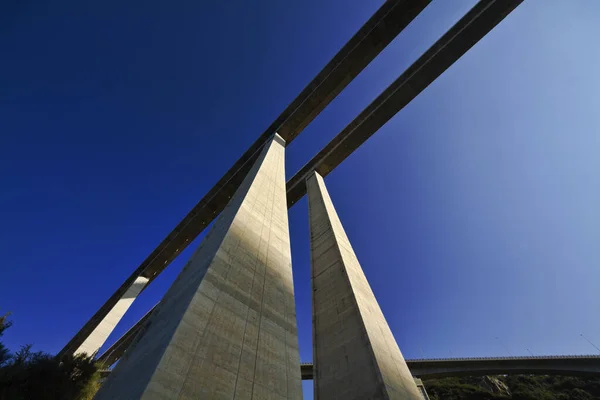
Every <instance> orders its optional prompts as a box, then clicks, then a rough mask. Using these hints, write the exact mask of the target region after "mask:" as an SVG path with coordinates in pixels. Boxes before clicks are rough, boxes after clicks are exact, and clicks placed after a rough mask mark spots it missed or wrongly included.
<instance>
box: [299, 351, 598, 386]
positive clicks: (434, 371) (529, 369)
mask: <svg viewBox="0 0 600 400" xmlns="http://www.w3.org/2000/svg"><path fill="white" fill-rule="evenodd" d="M406 364H407V365H408V368H409V369H410V372H411V373H412V374H413V376H415V377H417V378H421V379H427V378H447V377H451V376H482V375H521V374H523V375H563V376H600V356H595V355H582V356H540V357H484V358H437V359H436V358H434V359H417V360H406ZM300 369H301V371H302V379H304V380H310V379H313V375H314V369H313V365H312V364H301V365H300Z"/></svg>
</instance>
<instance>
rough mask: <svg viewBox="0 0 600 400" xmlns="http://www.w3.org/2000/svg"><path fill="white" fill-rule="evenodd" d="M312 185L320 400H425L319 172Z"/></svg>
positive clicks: (315, 355)
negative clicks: (422, 398)
mask: <svg viewBox="0 0 600 400" xmlns="http://www.w3.org/2000/svg"><path fill="white" fill-rule="evenodd" d="M306 185H307V193H308V204H309V215H310V250H311V265H312V269H311V271H312V272H311V281H312V300H313V362H314V365H315V369H316V376H315V379H314V382H315V383H314V390H315V399H317V400H318V399H322V400H329V399H344V400H352V399H356V400H360V399H386V400H387V399H412V400H420V399H421V395H420V393H419V390H418V389H417V386H416V385H415V382H414V380H413V377H412V375H411V373H410V371H409V369H408V367H407V366H406V362H405V361H404V357H403V356H402V353H401V352H400V349H399V348H398V345H397V344H396V340H395V339H394V336H393V335H392V332H391V331H390V328H389V326H388V325H387V322H386V321H385V318H384V316H383V313H382V312H381V309H380V308H379V305H378V304H377V300H375V295H374V294H373V292H372V290H371V287H370V286H369V283H368V282H367V278H366V277H365V275H364V273H363V271H362V268H361V266H360V264H359V263H358V259H357V258H356V254H354V250H353V249H352V246H351V245H350V241H349V240H348V237H347V236H346V233H345V231H344V228H343V227H342V224H341V222H340V220H339V218H338V215H337V213H336V211H335V208H334V206H333V203H332V202H331V198H330V197H329V193H328V192H327V188H326V187H325V183H324V182H323V178H322V177H321V176H320V175H319V174H317V173H316V172H315V173H313V174H311V175H309V178H308V179H307V182H306Z"/></svg>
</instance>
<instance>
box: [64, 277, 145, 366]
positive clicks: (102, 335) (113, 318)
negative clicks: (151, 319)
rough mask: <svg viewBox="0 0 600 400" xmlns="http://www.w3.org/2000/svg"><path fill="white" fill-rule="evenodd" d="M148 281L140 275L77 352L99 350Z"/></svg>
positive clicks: (94, 351)
mask: <svg viewBox="0 0 600 400" xmlns="http://www.w3.org/2000/svg"><path fill="white" fill-rule="evenodd" d="M147 283H148V278H144V277H142V276H138V277H137V278H136V279H135V280H134V281H133V283H132V284H131V286H129V288H128V289H127V290H126V291H125V293H124V294H123V296H121V298H120V299H119V301H117V304H115V305H114V307H113V308H112V309H111V310H110V311H109V312H108V314H106V316H105V317H104V318H103V319H102V321H101V322H100V323H99V324H98V326H97V327H96V329H94V330H93V331H92V333H91V334H90V335H89V336H88V337H87V338H86V339H85V341H84V342H83V343H82V344H81V346H79V348H77V350H75V354H81V353H86V354H88V355H93V354H96V353H97V352H98V350H99V349H100V347H102V345H103V344H104V342H106V339H108V336H110V334H111V333H112V331H113V329H115V326H117V324H118V323H119V321H120V320H121V318H123V315H125V312H127V310H128V309H129V307H131V304H132V303H133V301H134V300H135V298H136V297H137V295H138V294H140V292H141V291H142V290H143V289H144V286H146V284H147Z"/></svg>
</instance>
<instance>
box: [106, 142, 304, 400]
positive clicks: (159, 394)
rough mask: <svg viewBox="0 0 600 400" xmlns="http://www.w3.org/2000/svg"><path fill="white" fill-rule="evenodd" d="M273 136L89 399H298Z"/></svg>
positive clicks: (280, 148)
mask: <svg viewBox="0 0 600 400" xmlns="http://www.w3.org/2000/svg"><path fill="white" fill-rule="evenodd" d="M284 152H285V141H284V140H283V139H282V138H281V137H279V136H278V135H275V136H274V138H273V139H271V140H270V141H269V142H268V143H267V144H266V145H265V146H264V148H263V149H262V151H261V153H260V156H259V158H258V160H257V161H256V163H255V164H254V166H253V167H252V169H251V170H250V172H249V173H248V175H247V176H246V178H245V179H244V181H243V182H242V184H241V186H240V187H239V189H238V190H237V192H236V193H235V195H234V196H233V198H232V199H231V201H230V202H229V204H228V205H227V207H226V208H225V210H224V211H223V212H222V213H221V215H220V216H219V218H218V219H217V221H216V223H215V225H214V227H213V228H212V230H211V231H210V232H209V234H208V235H207V237H206V238H205V239H204V241H203V242H202V243H201V245H200V246H199V248H198V250H197V251H196V252H195V254H194V255H193V256H192V258H191V260H190V261H189V263H188V264H187V265H186V266H185V267H184V269H183V271H182V272H181V273H180V274H179V276H178V277H177V279H176V280H175V282H174V283H173V285H172V286H171V288H170V289H169V290H168V291H167V293H166V295H165V296H164V298H163V299H162V300H161V302H160V304H159V305H158V307H157V308H156V309H155V311H154V312H153V313H152V314H151V316H150V317H149V319H148V321H147V322H146V323H145V324H144V326H143V327H142V329H141V331H140V332H139V333H138V334H137V336H136V339H134V341H133V343H132V344H131V346H130V348H129V350H128V351H127V353H125V355H124V357H123V358H122V359H121V361H120V362H119V364H118V365H117V366H116V367H115V369H114V371H113V373H111V375H110V376H109V377H108V379H107V381H106V382H105V384H104V385H103V386H102V388H101V389H100V391H99V392H98V394H97V396H96V399H97V400H103V399H110V400H114V399H128V400H130V399H235V400H237V399H240V400H241V399H297V400H300V399H302V384H301V375H300V357H299V352H298V339H297V327H296V312H295V305H294V288H293V282H292V269H291V250H290V242H289V229H288V216H287V206H286V197H285V173H284Z"/></svg>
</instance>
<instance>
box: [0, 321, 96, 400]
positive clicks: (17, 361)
mask: <svg viewBox="0 0 600 400" xmlns="http://www.w3.org/2000/svg"><path fill="white" fill-rule="evenodd" d="M10 326H11V322H10V321H8V315H4V316H2V317H0V336H2V334H3V333H4V331H5V330H6V329H8V328H9V327H10ZM99 386H100V373H99V372H98V368H97V367H96V365H95V364H94V361H93V359H92V357H88V356H86V355H78V356H74V357H64V358H63V359H61V360H59V359H57V358H56V357H54V356H52V355H50V354H47V353H43V352H33V351H32V350H31V345H25V346H23V347H21V349H20V350H19V351H17V352H16V353H14V354H11V353H10V351H9V350H8V349H7V348H6V347H5V346H4V345H3V344H2V343H1V342H0V399H2V400H32V399H36V400H38V399H40V400H88V399H91V398H92V397H93V396H94V394H95V393H96V391H97V390H98V387H99Z"/></svg>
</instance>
